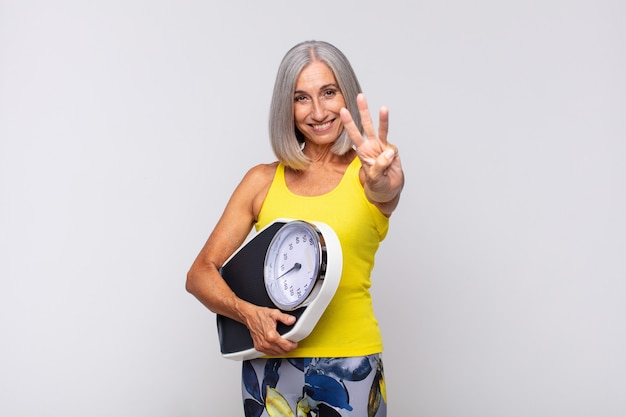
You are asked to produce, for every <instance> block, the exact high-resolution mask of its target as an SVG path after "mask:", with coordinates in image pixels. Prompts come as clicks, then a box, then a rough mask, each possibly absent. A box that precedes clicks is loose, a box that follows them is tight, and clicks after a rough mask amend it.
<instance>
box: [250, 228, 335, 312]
mask: <svg viewBox="0 0 626 417" xmlns="http://www.w3.org/2000/svg"><path fill="white" fill-rule="evenodd" d="M325 272H326V244H325V242H324V237H323V236H322V233H321V232H320V230H319V229H318V228H317V227H315V226H314V225H312V224H311V223H308V222H305V221H301V220H294V221H291V222H288V223H286V224H285V225H284V226H283V227H281V228H280V229H279V230H278V232H276V234H275V235H274V237H273V238H272V241H271V242H270V245H269V247H268V248H267V252H266V255H265V263H264V266H263V279H264V281H265V289H266V290H267V294H268V295H269V297H270V299H271V300H272V302H273V303H274V304H275V305H276V307H278V308H280V309H281V310H286V311H291V310H295V309H297V308H298V307H301V306H303V305H306V301H307V297H308V296H309V295H310V294H311V292H312V291H313V289H314V288H315V287H316V285H317V284H318V283H319V281H320V280H322V279H324V274H325Z"/></svg>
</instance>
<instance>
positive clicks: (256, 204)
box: [238, 162, 278, 219]
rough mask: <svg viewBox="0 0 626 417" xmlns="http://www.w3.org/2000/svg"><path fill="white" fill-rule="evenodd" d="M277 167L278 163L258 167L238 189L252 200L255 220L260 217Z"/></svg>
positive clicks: (249, 173)
mask: <svg viewBox="0 0 626 417" xmlns="http://www.w3.org/2000/svg"><path fill="white" fill-rule="evenodd" d="M277 167H278V162H273V163H271V164H259V165H256V166H254V167H252V168H250V170H248V172H247V173H246V175H245V176H244V178H243V180H241V184H239V187H238V188H239V189H240V191H241V192H243V193H244V194H246V195H247V196H248V198H250V204H251V209H252V213H253V216H254V218H255V219H256V218H257V217H258V214H259V211H260V210H261V207H262V206H263V202H264V201H265V197H266V196H267V192H268V191H269V188H270V185H272V181H273V180H274V174H275V173H276V168H277Z"/></svg>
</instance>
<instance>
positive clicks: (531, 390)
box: [0, 0, 626, 417]
mask: <svg viewBox="0 0 626 417" xmlns="http://www.w3.org/2000/svg"><path fill="white" fill-rule="evenodd" d="M624 16H626V3H624V2H621V1H619V0H614V1H606V0H594V1H576V0H574V1H565V0H562V1H556V0H544V1H523V2H522V1H519V2H502V1H496V0H491V1H488V0H478V1H475V2H464V1H434V0H423V1H416V2H409V1H400V0H389V1H386V2H369V3H368V2H363V1H343V2H337V1H326V0H322V1H317V2H306V3H305V2H295V1H287V0H278V1H272V0H270V1H265V2H261V1H259V2H252V1H250V2H237V1H232V2H219V3H218V2H215V1H213V2H210V1H200V0H188V1H165V0H161V1H148V0H143V1H141V0H130V1H128V0H127V1H119V0H107V1H104V0H103V1H90V2H87V1H81V0H76V1H71V0H59V1H34V0H19V1H18V0H14V1H7V0H0V415H2V416H10V417H22V416H29V417H30V416H32V417H41V416H64V417H72V416H76V417H78V416H81V417H82V416H91V417H98V416H107V417H109V416H133V417H137V416H146V417H147V416H150V417H186V416H189V417H191V416H194V417H195V416H238V415H243V412H242V408H241V405H240V394H239V389H240V388H239V364H238V363H236V362H233V361H228V360H226V359H222V358H221V356H220V355H219V350H218V345H217V340H216V334H215V325H214V316H213V315H212V314H211V313H210V312H208V311H207V310H205V309H204V308H203V307H202V306H201V305H200V303H198V302H197V301H196V300H195V299H194V298H193V297H192V296H190V295H189V294H187V293H186V292H185V291H184V281H185V274H186V271H187V269H188V268H189V266H190V264H191V262H192V261H193V259H194V257H195V256H196V254H197V252H198V251H199V250H200V247H201V246H202V244H203V243H204V240H205V239H206V237H207V236H208V234H209V232H210V231H211V229H212V227H213V225H214V224H215V222H216V221H217V218H218V216H219V215H220V214H221V211H222V209H223V207H224V205H225V203H226V200H227V199H228V197H229V196H230V193H231V191H232V190H233V188H234V187H235V186H236V184H237V183H238V182H239V180H240V179H241V177H242V176H243V174H244V173H245V171H246V170H247V169H248V168H249V167H251V166H252V165H253V164H256V163H260V162H270V161H272V160H273V159H274V158H273V155H272V154H271V152H270V148H269V143H268V140H267V134H266V132H267V114H268V107H269V100H270V94H271V89H272V84H273V81H274V75H275V71H276V69H277V67H278V63H279V60H280V58H281V57H282V56H283V54H284V53H285V52H286V51H287V49H288V48H290V47H291V46H292V45H294V44H295V43H297V42H299V41H302V40H305V39H322V40H327V41H330V42H331V43H334V44H335V45H337V46H338V47H339V48H340V49H342V50H343V51H344V52H345V53H346V54H347V55H348V57H349V58H350V59H351V61H352V63H353V65H354V67H355V69H356V71H357V73H358V74H359V76H360V80H361V83H362V86H363V88H364V90H365V92H366V95H367V96H368V98H369V101H370V104H371V105H372V106H373V107H376V108H377V107H379V106H381V105H387V106H389V107H390V111H391V134H390V140H392V141H393V142H394V143H395V144H397V145H398V146H399V148H400V151H401V155H402V160H403V164H404V167H405V170H406V176H407V185H406V188H405V191H404V194H403V200H402V202H401V206H400V208H399V209H398V211H397V212H396V213H395V214H394V216H393V218H392V222H391V230H390V234H389V236H388V238H387V240H386V241H385V242H384V243H383V246H382V247H381V250H380V253H379V258H378V263H377V266H376V268H375V276H374V288H373V291H374V296H375V302H376V309H377V314H378V316H379V319H380V322H381V326H382V328H383V335H384V338H385V346H386V350H385V365H386V376H387V380H388V382H387V383H388V398H389V401H390V406H389V408H390V416H399V415H412V416H424V417H517V416H519V417H528V416H533V417H544V416H545V417H554V416H568V417H578V416H580V417H588V416H592V415H593V416H601V417H613V416H615V417H618V416H619V417H623V416H624V415H626V396H625V395H624V392H625V390H626V377H625V375H626V355H625V352H626V323H625V318H626V303H625V302H624V299H625V296H626V216H625V215H624V213H626V167H625V164H626V121H625V120H626V117H625V115H626V81H625V77H624V74H626V55H625V53H624V51H626V26H624V23H623V22H624Z"/></svg>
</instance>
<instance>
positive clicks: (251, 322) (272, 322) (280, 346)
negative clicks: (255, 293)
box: [245, 305, 298, 356]
mask: <svg viewBox="0 0 626 417" xmlns="http://www.w3.org/2000/svg"><path fill="white" fill-rule="evenodd" d="M249 307H250V311H249V312H247V314H246V316H245V317H246V318H245V325H246V327H248V330H250V336H252V341H253V342H254V348H255V349H256V350H257V351H259V352H261V353H264V354H265V355H268V356H280V355H284V354H286V353H288V352H291V351H292V350H294V349H295V348H297V347H298V344H297V343H296V342H292V341H291V340H287V339H285V338H284V337H282V336H281V335H280V333H278V331H277V330H276V325H277V324H278V322H281V323H283V324H285V325H287V326H290V325H292V324H294V323H295V322H296V318H295V317H294V316H292V315H290V314H286V313H283V312H282V311H280V310H278V309H274V308H267V307H259V306H255V305H249Z"/></svg>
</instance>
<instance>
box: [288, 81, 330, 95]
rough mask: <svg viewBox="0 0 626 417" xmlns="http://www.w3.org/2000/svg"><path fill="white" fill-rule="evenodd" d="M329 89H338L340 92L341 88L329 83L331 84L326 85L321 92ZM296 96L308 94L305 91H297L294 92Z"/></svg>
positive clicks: (321, 88)
mask: <svg viewBox="0 0 626 417" xmlns="http://www.w3.org/2000/svg"><path fill="white" fill-rule="evenodd" d="M329 88H336V89H337V90H339V86H338V85H337V84H335V83H329V84H324V85H323V86H321V87H320V89H319V91H323V90H328V89H329ZM293 93H294V94H308V93H307V92H306V91H304V90H296V91H294V92H293Z"/></svg>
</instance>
